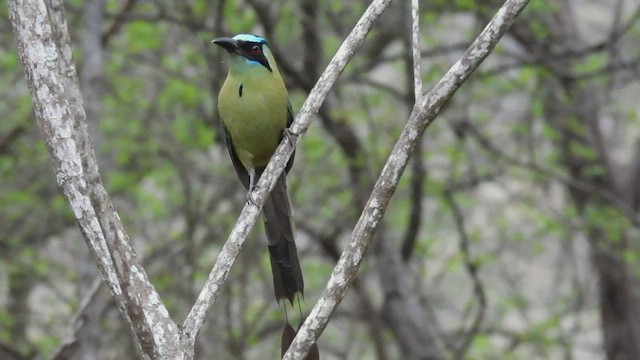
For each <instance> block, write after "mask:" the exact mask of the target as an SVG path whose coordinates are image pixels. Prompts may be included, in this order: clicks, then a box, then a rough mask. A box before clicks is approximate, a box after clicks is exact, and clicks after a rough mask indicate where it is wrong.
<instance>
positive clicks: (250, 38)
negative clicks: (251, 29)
mask: <svg viewBox="0 0 640 360" xmlns="http://www.w3.org/2000/svg"><path fill="white" fill-rule="evenodd" d="M233 39H234V40H240V41H248V42H255V43H261V44H266V43H267V40H265V39H263V38H261V37H260V36H257V35H252V34H238V35H236V36H234V37H233Z"/></svg>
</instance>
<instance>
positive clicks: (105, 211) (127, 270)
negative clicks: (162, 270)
mask: <svg viewBox="0 0 640 360" xmlns="http://www.w3.org/2000/svg"><path fill="white" fill-rule="evenodd" d="M51 8H52V11H51V19H52V22H53V25H54V28H55V34H54V31H53V29H52V27H51V24H50V23H49V21H48V20H49V17H48V14H47V9H46V6H45V4H44V2H43V1H42V0H12V1H9V14H10V20H11V25H12V27H13V32H14V35H15V38H16V42H17V44H18V53H19V55H20V58H21V61H22V64H23V67H24V69H25V73H26V77H27V84H28V87H29V90H30V92H31V94H32V97H33V103H34V108H35V113H36V118H37V121H38V124H39V125H40V128H41V132H42V135H43V137H44V140H45V144H46V146H47V149H48V150H49V153H50V155H51V158H52V160H53V165H54V169H55V172H56V179H57V183H58V186H59V187H60V188H62V191H63V193H64V195H65V196H66V198H67V200H68V202H69V204H70V206H71V208H72V210H73V213H74V216H75V218H76V221H77V222H78V225H79V226H80V230H81V231H82V234H83V237H84V238H85V240H86V241H87V245H88V246H89V250H90V252H91V255H92V256H93V258H94V259H95V261H96V263H97V264H98V268H99V270H100V272H101V273H102V275H103V277H104V279H105V281H106V283H107V285H108V287H109V290H110V291H111V293H112V294H113V295H114V297H115V300H116V303H117V304H118V307H119V309H120V311H121V313H122V314H124V315H125V319H126V320H127V322H128V323H129V326H130V327H131V329H132V331H133V333H134V334H135V335H136V337H137V339H138V343H139V344H140V345H141V348H142V351H143V353H144V354H145V355H146V356H148V357H149V358H151V359H156V358H160V357H165V358H175V359H180V358H181V357H182V355H181V354H178V352H177V351H178V350H177V349H179V348H180V347H179V346H178V341H179V338H180V337H179V333H178V328H177V326H176V325H175V324H174V323H173V321H171V319H170V318H169V314H168V312H167V310H166V308H165V307H164V305H163V304H162V302H161V301H160V297H159V296H158V294H157V292H156V291H155V289H154V287H153V285H152V284H151V282H150V281H149V279H148V277H147V275H146V273H145V271H144V269H143V267H142V266H141V265H140V263H139V261H138V260H137V255H136V254H135V252H134V251H133V249H132V248H131V246H130V242H129V237H128V235H127V234H126V232H125V231H124V226H123V225H122V222H121V221H120V219H119V217H118V215H117V213H116V212H115V209H114V207H113V204H112V203H111V200H110V198H109V195H108V194H107V192H106V190H105V189H104V186H103V185H102V181H101V179H100V175H99V173H98V166H97V162H96V159H95V153H94V152H93V147H92V145H91V140H90V138H89V136H88V132H87V129H86V126H87V124H86V113H85V112H84V108H83V104H82V97H81V96H80V91H79V87H78V80H77V76H76V71H75V66H74V63H73V58H72V53H71V46H70V41H69V34H68V31H67V26H66V20H65V18H64V11H63V7H62V3H61V2H60V1H59V0H52V2H51ZM112 256H113V258H112Z"/></svg>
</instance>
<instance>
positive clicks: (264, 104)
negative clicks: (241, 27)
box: [212, 34, 304, 305]
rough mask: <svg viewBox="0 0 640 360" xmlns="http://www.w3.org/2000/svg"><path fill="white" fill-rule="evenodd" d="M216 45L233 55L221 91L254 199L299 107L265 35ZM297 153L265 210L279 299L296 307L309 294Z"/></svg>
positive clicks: (239, 166)
mask: <svg viewBox="0 0 640 360" xmlns="http://www.w3.org/2000/svg"><path fill="white" fill-rule="evenodd" d="M212 43H213V44H215V45H218V46H220V47H222V48H223V49H225V50H226V51H227V52H228V53H229V57H230V61H229V72H228V74H227V78H226V79H225V81H224V83H223V85H222V88H221V89H220V92H219V94H218V112H219V114H220V119H221V120H222V128H223V132H224V139H225V143H226V146H227V150H228V152H229V155H230V157H231V162H232V163H233V167H234V169H235V172H236V174H237V176H238V178H239V179H240V182H241V183H242V185H244V187H245V188H246V189H247V190H248V195H247V196H248V198H249V201H251V192H252V191H254V190H255V187H256V184H257V182H258V180H259V179H260V176H261V174H262V173H263V171H264V169H265V167H266V166H267V163H268V162H269V160H270V159H271V156H272V155H273V153H274V152H275V150H276V148H277V147H278V145H279V143H280V141H281V140H282V139H283V136H288V135H287V134H288V133H287V131H288V128H289V126H290V125H291V123H292V122H293V118H294V115H293V110H292V108H291V103H290V102H289V96H288V93H287V88H286V87H285V84H284V80H283V79H282V77H281V76H280V72H279V71H278V67H277V65H276V62H275V59H274V57H273V54H272V53H271V50H270V49H269V46H268V44H267V41H266V40H265V39H264V38H262V37H260V36H257V35H252V34H238V35H236V36H234V37H232V38H229V37H220V38H216V39H214V40H213V41H212ZM294 156H295V152H294V154H293V155H292V156H291V159H290V160H289V162H288V163H287V165H286V167H285V172H283V173H282V175H281V176H280V177H279V178H278V180H277V182H276V184H275V186H274V188H273V190H272V191H271V193H270V195H269V196H268V197H267V199H266V201H265V203H264V206H263V209H262V211H263V219H264V225H265V230H266V234H267V246H268V249H269V258H270V261H271V272H272V274H273V287H274V292H275V297H276V302H278V303H280V301H281V300H283V301H284V299H286V300H289V302H290V303H291V305H293V303H294V298H295V296H296V294H300V295H304V280H303V277H302V270H301V268H300V262H299V260H298V254H297V250H296V243H295V239H294V226H293V222H292V208H291V204H290V202H289V197H288V194H287V182H286V175H287V173H288V172H289V170H291V167H292V165H293V159H294Z"/></svg>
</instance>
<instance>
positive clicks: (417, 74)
mask: <svg viewBox="0 0 640 360" xmlns="http://www.w3.org/2000/svg"><path fill="white" fill-rule="evenodd" d="M411 19H412V26H411V40H412V41H411V42H412V46H411V48H412V49H413V87H414V88H415V90H414V93H415V97H416V99H418V98H419V97H421V96H422V70H421V66H420V55H421V54H420V7H419V4H418V0H411Z"/></svg>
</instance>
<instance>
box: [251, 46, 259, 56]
mask: <svg viewBox="0 0 640 360" xmlns="http://www.w3.org/2000/svg"><path fill="white" fill-rule="evenodd" d="M251 53H252V54H256V55H257V54H260V46H259V45H253V46H252V47H251Z"/></svg>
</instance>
